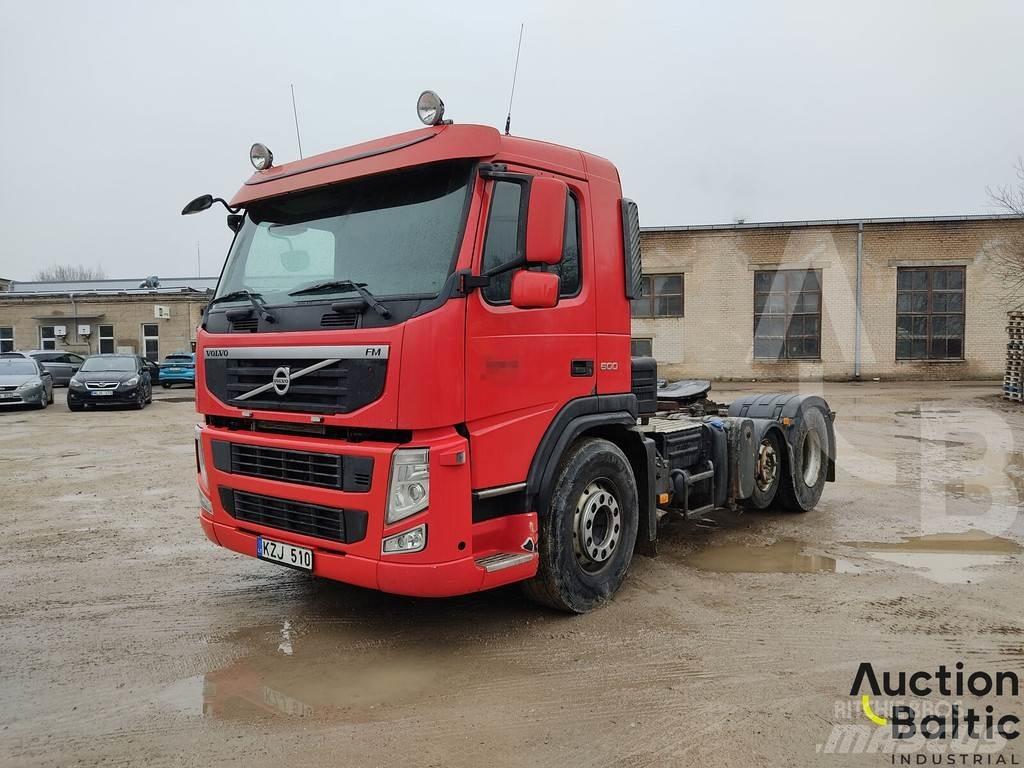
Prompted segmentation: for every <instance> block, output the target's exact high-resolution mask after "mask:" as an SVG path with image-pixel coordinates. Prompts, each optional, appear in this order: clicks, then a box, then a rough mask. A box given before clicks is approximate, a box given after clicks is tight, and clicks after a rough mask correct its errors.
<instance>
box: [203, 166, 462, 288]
mask: <svg viewBox="0 0 1024 768" xmlns="http://www.w3.org/2000/svg"><path fill="white" fill-rule="evenodd" d="M471 167H472V163H470V162H469V161H457V162H444V163H434V164H432V165H425V166H420V167H417V168H412V169H409V170H403V171H397V172H395V173H388V174H381V175H378V176H371V177H368V178H365V179H358V180H356V181H352V182H348V183H346V184H338V185H334V186H330V187H324V188H321V189H317V190H312V191H309V192H302V193H297V194H294V195H288V196H285V197H281V198H276V199H271V200H266V201H263V202H260V203H254V204H253V205H252V206H251V207H250V208H249V210H248V211H247V213H246V217H245V223H244V224H243V225H242V229H241V230H240V231H239V233H238V236H237V237H236V238H235V242H234V245H233V246H232V248H231V252H230V253H229V254H228V261H227V265H226V267H225V269H224V274H223V276H222V277H221V281H220V285H219V286H218V287H217V296H225V295H227V294H229V293H231V292H233V291H239V290H248V291H252V292H254V293H259V294H261V295H262V297H263V300H264V301H266V302H267V303H268V304H275V303H277V304H285V303H288V304H290V303H295V302H298V301H310V300H316V299H319V298H323V297H324V296H328V297H329V296H330V295H331V294H332V293H343V292H344V291H329V290H326V291H323V292H319V293H315V294H312V295H309V296H305V297H289V296H288V294H289V292H291V291H295V290H298V289H301V288H306V287H309V286H312V285H316V284H317V283H321V282H325V281H329V280H352V281H354V282H360V283H366V286H367V288H368V289H369V290H370V291H372V292H373V294H374V295H375V296H435V295H437V293H438V292H439V291H440V290H441V286H442V285H443V284H444V281H445V280H446V279H447V277H448V275H449V274H450V273H451V270H452V267H453V265H454V262H455V256H456V250H457V248H458V245H459V240H460V237H459V235H460V233H461V231H462V226H463V222H464V219H465V209H466V201H467V198H468V191H469V182H470V178H471V177H470V169H471ZM245 301H247V299H245V298H241V299H239V302H245Z"/></svg>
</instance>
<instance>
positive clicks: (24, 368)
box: [0, 358, 36, 376]
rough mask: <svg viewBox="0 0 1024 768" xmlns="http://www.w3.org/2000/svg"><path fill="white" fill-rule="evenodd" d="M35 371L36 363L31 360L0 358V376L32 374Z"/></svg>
mask: <svg viewBox="0 0 1024 768" xmlns="http://www.w3.org/2000/svg"><path fill="white" fill-rule="evenodd" d="M35 373H36V364H35V363H33V362H32V361H31V360H25V359H24V358H22V359H21V360H0V376H21V375H24V376H32V375H33V374H35Z"/></svg>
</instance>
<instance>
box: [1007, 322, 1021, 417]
mask: <svg viewBox="0 0 1024 768" xmlns="http://www.w3.org/2000/svg"><path fill="white" fill-rule="evenodd" d="M1006 331H1007V333H1008V334H1009V337H1010V338H1009V340H1008V341H1007V342H1006V375H1005V376H1004V377H1003V397H1005V398H1006V399H1007V400H1016V401H1017V402H1018V403H1020V402H1024V312H1010V314H1009V315H1008V322H1007V325H1006Z"/></svg>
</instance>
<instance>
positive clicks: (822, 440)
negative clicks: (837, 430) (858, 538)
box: [779, 408, 830, 512]
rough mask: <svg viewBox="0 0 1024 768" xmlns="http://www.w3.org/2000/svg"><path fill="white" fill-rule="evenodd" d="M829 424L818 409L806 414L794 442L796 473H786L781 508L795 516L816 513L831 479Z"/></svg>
mask: <svg viewBox="0 0 1024 768" xmlns="http://www.w3.org/2000/svg"><path fill="white" fill-rule="evenodd" d="M828 434H829V433H828V424H827V423H826V422H825V414H824V413H822V411H821V410H820V409H818V408H809V409H808V410H805V411H804V412H803V413H802V414H801V416H800V419H799V420H798V421H797V423H796V427H795V432H794V434H793V436H792V438H791V440H792V446H793V467H792V472H787V473H785V474H786V475H787V476H786V477H784V478H783V482H782V483H781V484H780V486H779V505H780V506H781V507H782V508H783V509H788V510H790V511H792V512H807V511H808V510H811V509H814V507H815V505H816V504H817V503H818V500H819V499H820V498H821V492H822V490H824V488H825V478H826V476H827V475H828V449H829V444H830V443H829V436H828Z"/></svg>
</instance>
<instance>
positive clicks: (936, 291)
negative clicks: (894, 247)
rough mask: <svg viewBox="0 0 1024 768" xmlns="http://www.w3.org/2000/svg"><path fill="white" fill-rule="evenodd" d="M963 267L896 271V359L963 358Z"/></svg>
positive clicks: (915, 268)
mask: <svg viewBox="0 0 1024 768" xmlns="http://www.w3.org/2000/svg"><path fill="white" fill-rule="evenodd" d="M965 282H966V275H965V269H964V267H926V268H917V267H911V268H902V267H901V268H900V269H898V270H897V272H896V359H897V360H963V357H964V285H965Z"/></svg>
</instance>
